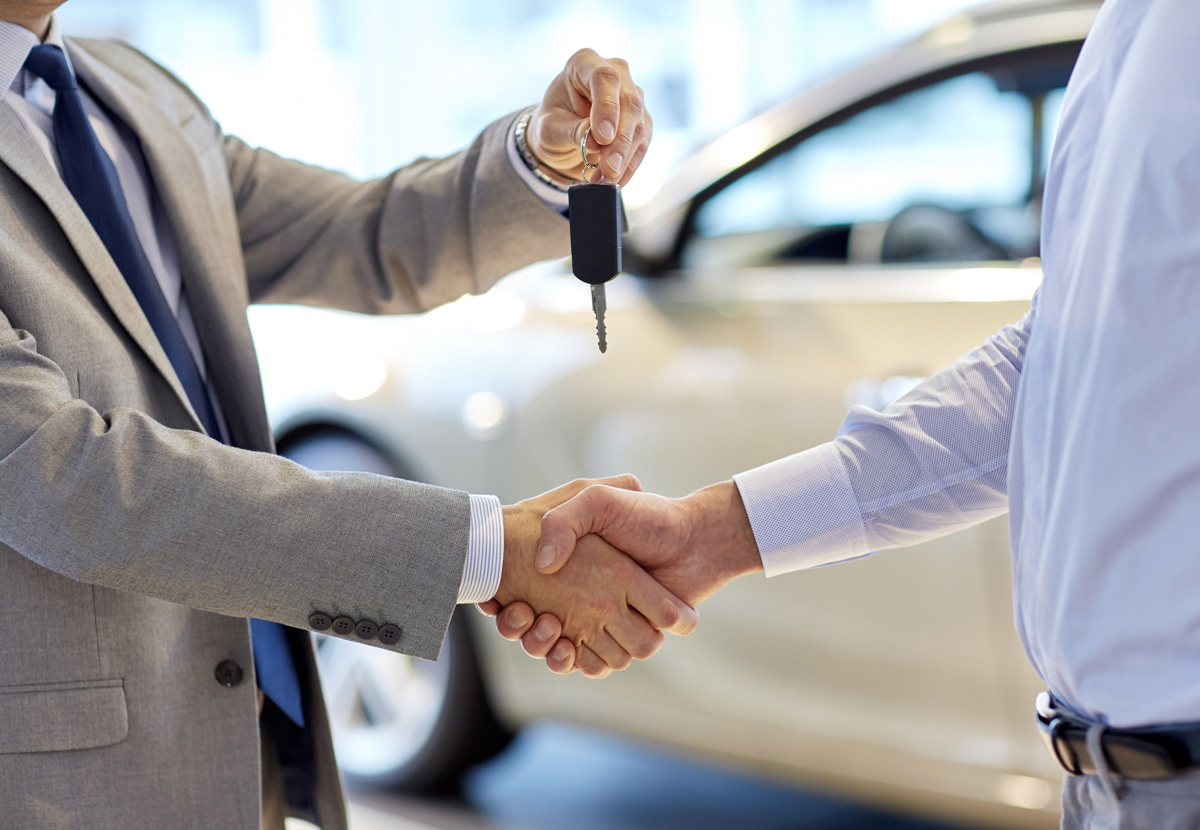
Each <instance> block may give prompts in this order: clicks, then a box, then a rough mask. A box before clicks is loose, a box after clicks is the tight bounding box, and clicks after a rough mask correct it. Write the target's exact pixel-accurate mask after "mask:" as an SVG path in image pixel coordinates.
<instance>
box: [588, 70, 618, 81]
mask: <svg viewBox="0 0 1200 830" xmlns="http://www.w3.org/2000/svg"><path fill="white" fill-rule="evenodd" d="M592 78H593V79H594V80H595V81H598V82H600V83H606V84H619V83H621V73H620V72H618V71H617V70H616V69H614V68H613V67H611V66H600V67H597V68H596V70H595V71H594V72H593V73H592Z"/></svg>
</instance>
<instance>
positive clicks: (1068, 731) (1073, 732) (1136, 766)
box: [1037, 692, 1200, 778]
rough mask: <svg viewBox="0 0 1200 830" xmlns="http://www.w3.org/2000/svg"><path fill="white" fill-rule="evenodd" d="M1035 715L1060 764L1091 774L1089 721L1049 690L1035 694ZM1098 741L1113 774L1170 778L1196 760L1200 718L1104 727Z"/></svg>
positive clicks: (1199, 758)
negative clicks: (1199, 720)
mask: <svg viewBox="0 0 1200 830" xmlns="http://www.w3.org/2000/svg"><path fill="white" fill-rule="evenodd" d="M1037 716H1038V726H1040V727H1041V730H1042V737H1043V738H1045V740H1046V743H1047V745H1048V746H1049V747H1050V751H1051V752H1052V753H1054V757H1055V759H1056V760H1057V761H1058V763H1059V764H1060V765H1061V766H1062V768H1063V769H1064V770H1066V771H1067V772H1068V773H1070V774H1071V775H1095V774H1096V764H1095V762H1094V761H1093V759H1092V755H1091V753H1090V752H1089V751H1088V748H1087V733H1088V727H1089V726H1091V724H1090V723H1089V722H1088V721H1085V720H1083V719H1082V718H1079V717H1077V716H1075V715H1074V714H1073V713H1071V712H1069V711H1066V710H1064V709H1063V708H1062V707H1060V706H1059V705H1058V702H1057V701H1055V700H1054V698H1052V697H1051V696H1050V694H1049V692H1042V693H1041V694H1039V695H1038V696H1037ZM1100 746H1101V749H1102V751H1103V752H1104V760H1105V761H1106V762H1107V763H1108V770H1109V772H1110V773H1111V774H1113V775H1120V776H1123V777H1125V778H1171V777H1172V776H1175V775H1178V774H1179V773H1180V772H1183V771H1184V770H1186V769H1190V768H1191V767H1195V766H1198V765H1200V724H1196V723H1182V724H1173V725H1171V726H1154V727H1147V728H1145V729H1110V728H1107V727H1106V728H1105V729H1104V732H1103V733H1102V734H1101V736H1100Z"/></svg>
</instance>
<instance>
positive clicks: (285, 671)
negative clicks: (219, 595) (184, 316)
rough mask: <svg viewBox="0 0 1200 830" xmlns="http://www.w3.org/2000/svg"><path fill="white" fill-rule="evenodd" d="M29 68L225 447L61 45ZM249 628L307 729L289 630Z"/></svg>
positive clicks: (74, 166)
mask: <svg viewBox="0 0 1200 830" xmlns="http://www.w3.org/2000/svg"><path fill="white" fill-rule="evenodd" d="M25 68H26V69H28V70H29V71H30V72H32V73H33V74H34V75H36V76H38V77H39V78H41V79H42V80H44V81H45V82H46V83H47V84H49V85H50V88H51V89H53V90H54V91H55V92H56V93H57V96H56V100H55V103H54V142H55V144H56V145H57V147H58V158H59V163H60V164H61V166H62V174H63V180H64V181H65V182H66V184H67V187H68V188H69V189H70V191H71V195H72V196H74V197H75V201H76V202H77V203H78V204H79V207H80V208H82V209H83V212H84V213H85V214H86V215H87V218H88V221H89V222H91V224H92V227H93V228H94V229H95V231H96V233H97V235H99V237H100V239H101V241H102V242H104V247H105V248H107V249H108V253H109V255H110V256H111V257H112V259H113V262H115V263H116V265H117V268H118V269H120V271H121V274H122V276H124V277H125V282H126V283H128V284H129V289H130V291H132V292H133V296H134V297H136V298H137V301H138V304H139V305H140V306H141V307H142V312H143V313H144V314H145V315H146V319H147V320H149V321H150V327H151V328H152V329H154V334H155V336H156V337H158V342H159V344H160V345H161V346H162V348H163V351H164V352H166V354H167V358H168V359H169V360H170V361H171V366H172V367H173V368H174V369H175V374H176V375H178V376H179V380H180V382H181V383H182V384H183V388H184V391H185V392H187V396H188V400H189V401H191V404H192V408H193V409H195V410H196V414H197V415H198V416H199V417H200V422H201V423H202V424H204V428H205V429H206V430H207V431H208V434H209V435H210V436H212V437H213V438H216V439H217V440H218V441H219V440H221V428H220V424H219V422H218V421H217V414H216V408H215V407H214V406H213V402H212V398H210V397H209V394H210V393H209V389H208V385H207V384H206V383H205V382H204V376H203V375H201V374H200V367H199V366H197V365H196V360H195V358H194V357H193V356H192V352H191V350H190V349H189V348H188V345H187V341H186V340H184V338H183V331H182V330H181V329H180V328H179V320H178V319H177V318H176V317H175V314H174V312H172V311H171V306H170V305H169V304H168V303H167V298H166V297H165V296H164V295H163V292H162V287H161V286H160V285H159V282H158V278H157V277H156V276H155V275H154V269H153V268H152V267H151V266H150V261H149V260H148V259H147V258H146V252H145V250H144V249H143V248H142V244H141V242H140V241H139V240H138V238H137V231H136V229H135V228H134V224H133V219H132V217H130V215H129V206H128V205H127V204H126V202H125V193H124V191H122V190H121V182H120V180H119V179H118V178H117V168H116V167H115V166H114V165H113V163H112V159H110V158H109V157H108V153H106V152H105V151H104V148H103V147H101V146H100V142H99V140H97V138H96V134H95V132H93V131H92V125H91V124H90V123H89V122H88V117H87V112H86V111H85V110H84V108H83V97H82V95H81V94H80V92H79V88H78V87H77V86H76V84H75V76H74V75H73V74H71V68H70V66H68V64H67V58H66V55H64V54H63V52H62V50H61V49H59V48H58V47H57V46H50V45H42V46H35V47H33V49H31V50H30V52H29V57H28V58H26V59H25ZM250 627H251V635H252V637H253V642H254V664H255V667H256V668H257V670H258V678H259V680H258V682H259V685H260V686H261V687H262V690H263V692H264V693H266V694H267V696H269V697H270V698H271V700H273V701H274V702H275V704H276V705H277V706H279V708H280V709H282V710H283V712H284V714H286V715H287V716H288V717H289V718H291V719H292V720H293V721H295V722H296V723H297V724H298V725H300V726H303V725H304V712H303V708H302V706H301V703H300V681H299V679H298V677H297V675H296V665H295V663H294V662H293V660H292V656H291V651H290V650H289V648H288V643H287V634H286V632H285V630H284V628H283V626H281V625H278V624H277V623H271V622H266V621H264V620H251V621H250Z"/></svg>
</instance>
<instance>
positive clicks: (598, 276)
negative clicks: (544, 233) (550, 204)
mask: <svg viewBox="0 0 1200 830" xmlns="http://www.w3.org/2000/svg"><path fill="white" fill-rule="evenodd" d="M567 199H568V204H569V209H568V214H567V215H568V218H569V220H570V223H571V270H572V271H573V272H574V273H575V276H577V277H579V279H581V280H583V281H584V282H586V283H588V284H589V285H601V284H603V283H606V282H608V281H609V280H611V279H612V278H613V277H615V276H616V275H617V274H619V273H621V230H622V226H623V221H622V220H623V216H624V214H623V212H622V209H621V188H620V187H619V186H618V185H615V184H603V183H601V184H591V183H588V184H576V185H572V186H571V187H570V188H568V189H567Z"/></svg>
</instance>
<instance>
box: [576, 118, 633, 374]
mask: <svg viewBox="0 0 1200 830" xmlns="http://www.w3.org/2000/svg"><path fill="white" fill-rule="evenodd" d="M586 147H587V133H584V136H583V140H582V141H581V142H579V151H580V153H582V154H583V164H584V170H583V175H584V181H583V183H581V184H576V185H572V186H571V187H570V188H568V189H567V201H568V206H569V216H570V222H571V270H572V271H573V272H574V274H575V276H576V277H578V278H579V279H580V280H582V281H583V282H586V283H587V284H588V285H590V286H591V287H592V310H593V311H594V312H595V313H596V335H597V336H598V337H599V339H600V353H601V354H603V353H604V352H605V351H607V350H608V337H607V332H606V330H605V327H604V312H605V310H606V305H607V298H606V297H605V289H604V284H605V283H606V282H608V281H609V280H611V279H612V278H613V277H615V276H616V275H617V274H619V273H620V272H621V227H622V224H623V223H622V211H621V188H620V187H619V186H618V185H616V184H608V183H606V182H589V181H587V171H588V170H589V169H595V168H596V167H597V165H595V164H591V163H589V162H588V160H587V153H586Z"/></svg>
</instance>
